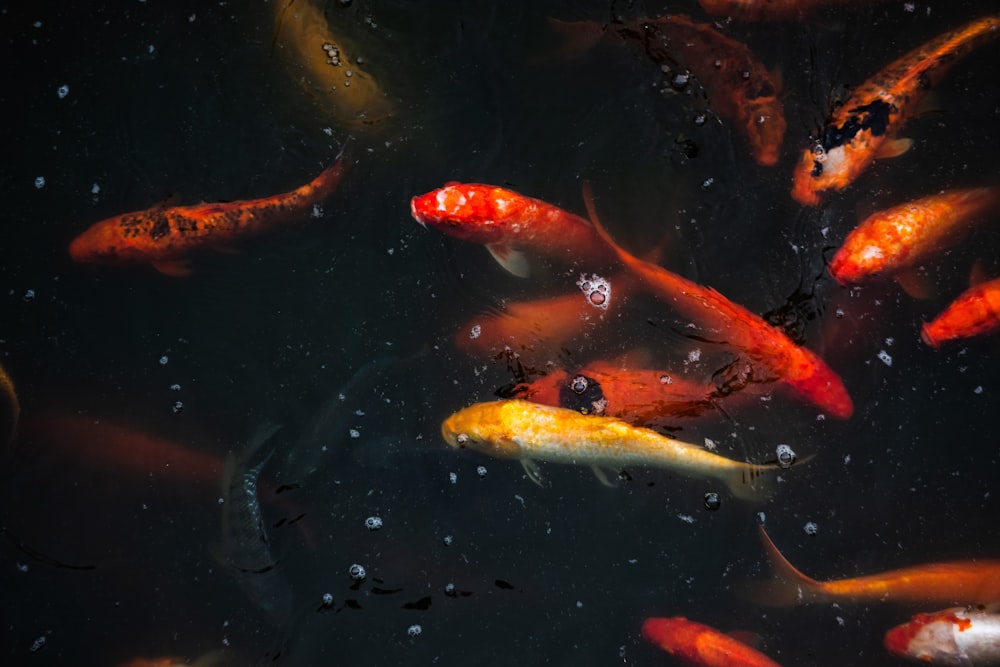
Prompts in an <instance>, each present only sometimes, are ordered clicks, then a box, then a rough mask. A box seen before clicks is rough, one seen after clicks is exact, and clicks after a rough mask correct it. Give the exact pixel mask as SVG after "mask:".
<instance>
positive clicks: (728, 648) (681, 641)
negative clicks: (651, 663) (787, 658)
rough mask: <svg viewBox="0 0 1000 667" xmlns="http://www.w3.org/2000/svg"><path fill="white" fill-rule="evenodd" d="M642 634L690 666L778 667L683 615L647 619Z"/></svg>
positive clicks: (758, 652)
mask: <svg viewBox="0 0 1000 667" xmlns="http://www.w3.org/2000/svg"><path fill="white" fill-rule="evenodd" d="M642 636H643V638H645V639H646V640H647V641H651V642H653V643H654V644H656V645H657V646H659V647H660V648H662V649H663V650H664V651H666V652H667V653H669V654H670V655H672V656H673V657H674V658H676V659H677V660H678V661H679V662H681V663H682V664H684V665H688V666H689V667H778V663H776V662H774V661H773V660H771V659H770V658H768V657H767V656H766V655H764V654H763V653H761V652H760V651H758V650H756V649H754V648H751V647H750V646H747V645H746V644H744V643H743V642H741V641H739V640H738V639H735V638H734V637H732V636H730V635H727V634H724V633H722V632H719V631H718V630H716V629H715V628H712V627H709V626H707V625H702V624H701V623H695V622H694V621H689V620H687V619H686V618H684V617H682V616H678V617H676V618H647V619H646V620H645V621H643V623H642Z"/></svg>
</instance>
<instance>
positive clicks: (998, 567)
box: [758, 525, 1000, 605]
mask: <svg viewBox="0 0 1000 667" xmlns="http://www.w3.org/2000/svg"><path fill="white" fill-rule="evenodd" d="M758 530H759V531H760V539H761V542H763V543H764V549H765V550H766V551H767V555H768V559H769V560H770V561H771V566H772V567H773V568H774V569H775V573H776V574H777V576H778V578H779V580H780V581H781V584H780V586H781V588H779V589H775V590H772V591H771V593H772V594H771V595H767V596H765V599H764V601H765V602H770V603H773V604H778V605H781V604H804V603H809V602H819V601H823V600H834V601H842V602H894V603H911V602H918V603H928V604H988V603H990V602H996V601H998V600H1000V560H987V559H982V560H969V561H954V562H947V563H926V564H923V565H914V566H912V567H906V568H902V569H900V570H891V571H889V572H882V573H880V574H870V575H867V576H863V577H855V578H851V579H838V580H835V581H816V580H815V579H812V578H810V577H807V576H806V575H804V574H802V573H801V572H799V571H798V570H796V569H795V567H793V566H792V564H791V563H789V562H788V560H787V559H786V558H785V557H784V556H782V555H781V552H779V551H778V548H777V547H776V546H775V545H774V542H772V541H771V538H770V537H768V535H767V533H766V532H765V531H764V527H763V526H761V525H758Z"/></svg>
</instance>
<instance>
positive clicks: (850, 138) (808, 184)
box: [792, 16, 1000, 206]
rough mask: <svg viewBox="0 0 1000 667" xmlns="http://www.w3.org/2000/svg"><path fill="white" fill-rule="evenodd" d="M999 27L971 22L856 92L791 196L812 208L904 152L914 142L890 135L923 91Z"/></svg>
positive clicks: (805, 164) (997, 19) (805, 157)
mask: <svg viewBox="0 0 1000 667" xmlns="http://www.w3.org/2000/svg"><path fill="white" fill-rule="evenodd" d="M997 28H1000V16H988V17H985V18H981V19H977V20H975V21H972V22H970V23H968V24H966V25H964V26H962V27H961V28H958V29H956V30H952V31H951V32H948V33H945V34H943V35H941V36H940V37H937V38H936V39H932V40H931V41H929V42H927V43H926V44H924V45H923V46H920V47H918V48H916V49H914V50H913V51H910V52H909V53H907V54H906V55H905V56H903V57H901V58H899V59H898V60H896V61H895V62H893V63H892V64H890V65H889V66H888V67H886V68H885V69H884V70H882V71H881V72H879V73H878V74H876V75H875V76H873V77H872V78H870V79H869V80H868V81H866V82H865V83H864V84H862V85H861V86H859V87H858V88H857V89H855V90H854V93H853V94H852V95H851V96H850V98H848V99H847V101H846V102H844V104H843V105H841V107H840V108H839V109H838V110H837V111H836V112H834V114H833V116H832V117H831V118H830V119H829V120H828V121H827V122H826V124H825V125H824V126H823V128H822V129H821V130H820V134H819V137H817V138H816V139H815V140H814V142H813V145H812V146H811V147H810V148H808V149H806V150H805V151H804V152H803V153H802V159H801V160H800V161H799V164H798V165H797V167H796V169H795V173H794V176H793V185H792V197H793V198H795V200H796V201H797V202H799V203H800V204H803V205H806V206H815V205H817V204H819V201H820V197H819V195H820V193H821V192H823V191H826V190H842V189H844V188H846V187H847V186H848V185H850V184H851V183H853V182H854V180H855V179H856V178H857V177H858V175H859V174H860V173H861V172H862V171H864V170H865V169H866V168H867V167H868V165H870V164H871V163H872V162H873V161H874V160H875V158H876V157H891V156H893V155H899V154H900V153H903V152H905V151H906V150H907V149H908V148H909V146H910V144H911V143H912V142H911V141H910V140H903V139H895V138H894V137H895V135H896V134H897V132H898V131H899V129H900V128H901V127H902V125H903V124H904V123H905V122H906V121H907V120H909V118H910V116H912V115H913V112H914V109H915V108H916V107H917V105H918V103H919V102H920V100H921V99H922V98H923V96H924V93H925V92H927V90H928V89H930V88H931V87H932V86H934V85H935V84H937V83H938V81H940V80H941V79H942V78H943V77H944V75H945V74H946V73H947V71H948V69H949V68H950V66H951V65H952V64H954V63H955V62H956V61H957V60H958V59H959V58H961V57H962V56H964V55H966V54H968V53H969V52H971V51H972V50H973V49H975V48H976V47H978V46H980V45H982V44H985V43H986V42H988V41H990V40H992V39H995V38H996V37H998V36H1000V30H997Z"/></svg>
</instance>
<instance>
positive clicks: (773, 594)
mask: <svg viewBox="0 0 1000 667" xmlns="http://www.w3.org/2000/svg"><path fill="white" fill-rule="evenodd" d="M757 531H758V533H759V534H760V541H761V543H762V544H763V545H764V551H765V552H766V553H767V559H768V561H770V563H771V568H772V569H773V570H774V579H773V580H772V581H770V582H755V583H754V584H752V590H753V591H754V595H753V598H754V600H755V601H757V602H758V603H760V604H765V605H770V606H775V607H787V606H792V605H796V604H803V603H805V602H812V601H814V600H816V599H817V598H818V597H819V596H820V595H821V594H822V592H823V584H822V582H819V581H816V580H815V579H813V578H811V577H807V576H806V575H804V574H803V573H802V572H799V571H798V570H797V569H795V566H794V565H792V564H791V563H790V562H788V559H787V558H785V557H784V556H783V555H782V554H781V552H780V551H778V547H776V546H775V544H774V542H773V541H771V538H770V537H769V536H768V534H767V532H766V531H765V530H764V526H763V524H758V525H757Z"/></svg>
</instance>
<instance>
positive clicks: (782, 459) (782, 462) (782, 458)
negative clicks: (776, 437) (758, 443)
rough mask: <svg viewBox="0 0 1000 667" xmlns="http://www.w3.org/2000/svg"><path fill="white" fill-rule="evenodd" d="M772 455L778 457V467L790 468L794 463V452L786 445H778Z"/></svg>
mask: <svg viewBox="0 0 1000 667" xmlns="http://www.w3.org/2000/svg"><path fill="white" fill-rule="evenodd" d="M774 453H775V454H776V455H777V457H778V465H779V466H781V467H782V468H791V467H792V464H793V463H795V458H796V457H795V452H794V451H793V450H792V448H791V447H789V446H788V445H778V446H777V447H776V448H775V450H774Z"/></svg>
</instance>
